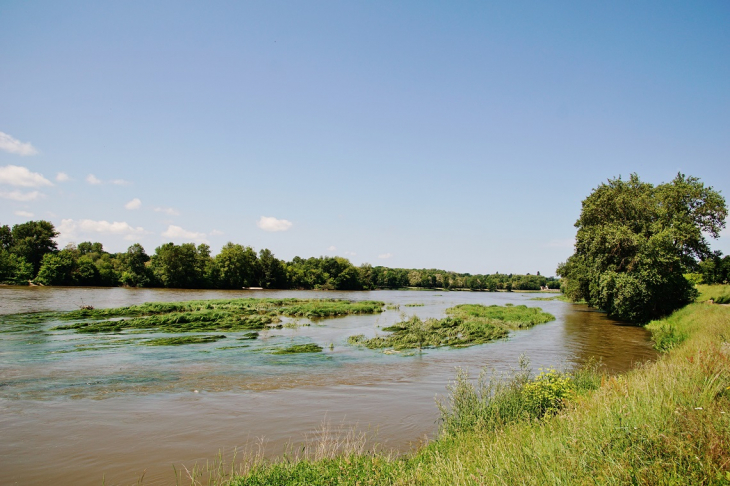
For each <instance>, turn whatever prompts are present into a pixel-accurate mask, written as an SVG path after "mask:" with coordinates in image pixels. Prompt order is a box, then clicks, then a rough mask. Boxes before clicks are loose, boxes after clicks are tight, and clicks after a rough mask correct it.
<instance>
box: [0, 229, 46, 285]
mask: <svg viewBox="0 0 730 486" xmlns="http://www.w3.org/2000/svg"><path fill="white" fill-rule="evenodd" d="M5 233H6V231H5V230H3V232H2V234H3V237H2V239H3V244H5V240H6V239H7V235H6V234H5ZM57 236H58V232H57V231H56V228H54V226H53V224H52V223H50V222H48V221H28V222H27V223H23V224H16V225H15V226H13V229H12V234H11V238H12V243H11V247H10V251H11V252H12V253H15V254H16V255H18V256H20V257H23V258H24V259H25V261H27V262H28V263H30V264H31V265H33V275H35V274H37V273H38V269H40V267H41V260H43V256H44V255H45V254H46V253H51V252H53V251H56V250H57V249H58V246H57V245H56V242H55V241H53V240H54V239H55V238H56V237H57Z"/></svg>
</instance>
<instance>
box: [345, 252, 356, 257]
mask: <svg viewBox="0 0 730 486" xmlns="http://www.w3.org/2000/svg"><path fill="white" fill-rule="evenodd" d="M356 255H357V253H355V252H354V251H346V252H345V256H356Z"/></svg>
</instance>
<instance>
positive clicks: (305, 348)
mask: <svg viewBox="0 0 730 486" xmlns="http://www.w3.org/2000/svg"><path fill="white" fill-rule="evenodd" d="M320 352H322V346H320V345H318V344H314V343H307V344H294V345H292V346H289V347H287V348H284V349H277V350H276V351H274V352H273V353H271V354H298V353H320Z"/></svg>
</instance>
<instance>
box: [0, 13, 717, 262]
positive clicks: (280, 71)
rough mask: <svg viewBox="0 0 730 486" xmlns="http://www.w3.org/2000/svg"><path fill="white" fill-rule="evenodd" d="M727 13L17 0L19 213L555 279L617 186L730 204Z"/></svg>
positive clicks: (2, 193) (279, 249) (6, 60)
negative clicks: (700, 188)
mask: <svg viewBox="0 0 730 486" xmlns="http://www.w3.org/2000/svg"><path fill="white" fill-rule="evenodd" d="M728 26H730V3H728V2H727V1H725V0H720V1H703V2H691V1H686V2H674V1H666V0H663V1H656V2H653V1H644V2H634V1H616V2H585V1H577V2H567V1H556V2H540V1H535V2H524V1H504V2H466V1H461V2H432V1H368V2H341V1H337V2H335V1H331V2H330V1H314V2H280V1H267V2H233V1H231V2H225V1H212V2H202V1H200V2H194V1H183V2H181V1H175V2H173V1H163V0H160V1H155V2H148V1H125V2H91V1H89V2H77V1H68V2H57V1H42V0H41V1H34V2H23V1H12V0H5V1H3V2H2V3H0V224H9V225H13V224H18V223H23V222H26V221H29V220H39V219H43V220H47V221H51V222H52V223H53V224H54V225H55V227H56V229H57V230H59V231H60V236H59V238H58V242H59V246H60V247H63V246H65V245H66V244H68V243H70V242H75V243H79V242H82V241H100V242H102V243H103V244H104V247H105V249H106V250H107V251H112V252H117V251H124V250H126V248H127V247H128V246H130V245H131V244H132V243H135V242H138V243H141V244H142V245H143V246H144V248H145V249H146V250H147V252H148V253H149V254H152V253H153V252H154V249H155V248H156V247H157V246H159V245H161V244H163V243H166V242H169V241H172V242H175V243H178V244H179V243H184V242H195V243H206V244H209V245H210V246H211V250H212V252H213V254H216V253H217V252H218V251H219V250H220V248H221V246H223V245H224V244H225V243H226V242H229V241H232V242H234V243H240V244H243V245H246V246H252V247H254V248H255V249H256V250H260V249H262V248H269V249H270V250H271V251H272V252H273V253H274V254H275V255H276V256H277V257H278V258H281V259H285V260H290V259H291V258H293V257H294V256H301V257H304V258H307V257H311V256H322V255H330V256H332V255H338V256H343V257H346V258H348V259H350V260H351V261H352V262H353V263H354V264H357V265H359V264H361V263H365V262H367V263H370V264H372V265H385V266H390V267H406V268H440V269H445V270H452V271H457V272H469V273H495V272H501V273H528V272H529V273H535V272H537V271H539V272H540V273H541V274H542V275H554V273H555V268H556V266H557V265H558V264H559V263H560V262H562V261H564V260H565V259H566V258H567V257H568V256H570V254H571V253H572V250H573V247H572V245H573V238H574V236H575V231H576V229H575V227H574V223H575V221H576V219H577V218H578V215H579V214H580V209H581V201H582V200H583V199H584V198H585V197H587V196H588V195H589V194H590V193H591V191H592V190H593V189H594V188H595V187H597V186H598V185H600V184H601V183H603V182H606V181H607V180H608V179H610V178H616V177H619V176H622V177H624V178H626V177H628V176H629V175H630V174H631V173H634V172H635V173H637V174H638V175H639V177H640V178H641V179H642V180H644V181H646V182H651V183H653V184H660V183H662V182H669V181H671V179H673V178H674V176H675V175H676V174H677V173H678V172H682V173H684V174H687V175H692V176H696V177H699V178H700V179H701V180H702V181H703V182H704V183H705V184H707V185H709V186H712V187H714V188H715V189H717V190H720V191H721V193H722V194H723V195H724V196H725V197H726V198H728V197H729V196H730V89H728V88H730V62H729V61H730V29H729V28H728ZM712 247H713V249H718V250H721V251H723V252H724V253H726V254H727V253H730V230H728V229H726V230H725V231H724V232H723V233H722V236H721V237H720V238H719V239H718V240H713V241H712Z"/></svg>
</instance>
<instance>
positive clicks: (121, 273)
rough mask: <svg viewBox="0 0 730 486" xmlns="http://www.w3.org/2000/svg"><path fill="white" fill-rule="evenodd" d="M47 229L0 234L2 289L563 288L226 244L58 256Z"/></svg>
mask: <svg viewBox="0 0 730 486" xmlns="http://www.w3.org/2000/svg"><path fill="white" fill-rule="evenodd" d="M57 236H58V232H56V230H55V228H54V227H53V225H52V224H51V223H49V222H47V221H29V222H27V223H23V224H19V225H15V226H13V228H12V229H11V228H10V227H9V226H7V225H6V226H0V283H7V284H16V285H27V284H28V283H29V282H32V283H35V284H39V285H90V286H91V285H94V286H119V285H125V286H130V287H168V288H218V289H240V288H242V287H262V288H266V289H321V290H367V289H377V288H406V287H413V288H424V289H433V288H445V289H451V288H458V289H471V290H490V291H496V290H540V288H541V287H549V288H551V289H558V288H560V282H559V281H558V280H557V279H555V278H553V277H544V276H541V275H540V273H539V272H537V274H536V275H513V274H500V273H495V274H491V275H471V274H468V273H455V272H447V271H445V270H437V269H406V268H387V267H381V266H376V267H373V266H371V265H369V264H363V265H361V266H359V267H356V266H355V265H353V264H352V263H351V262H350V261H349V260H347V259H346V258H341V257H318V258H314V257H312V258H306V259H305V258H300V257H294V258H293V259H292V260H291V261H289V262H286V261H283V260H279V259H278V258H276V257H275V256H274V254H273V253H272V252H271V251H270V250H268V249H263V250H261V251H259V252H258V253H257V252H256V251H254V249H253V248H251V247H250V246H242V245H239V244H234V243H227V244H225V245H224V246H223V248H221V250H220V252H219V253H218V254H217V255H215V256H213V255H212V254H211V249H210V247H209V246H208V245H204V244H201V245H197V246H196V245H194V244H192V243H183V244H181V245H176V244H174V243H165V244H164V245H161V246H159V247H157V248H156V249H155V252H154V253H153V254H152V255H151V256H150V255H148V254H147V253H146V252H145V250H144V248H143V247H142V246H141V245H140V244H137V243H136V244H134V245H132V246H130V247H129V248H128V249H127V251H126V252H122V253H109V252H106V251H105V250H104V247H103V245H102V244H101V243H99V242H94V243H92V242H88V241H86V242H82V243H79V244H78V245H74V244H69V245H67V246H66V248H63V249H61V250H59V249H58V247H57V245H56V242H55V241H54V239H55V238H56V237H57Z"/></svg>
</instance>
